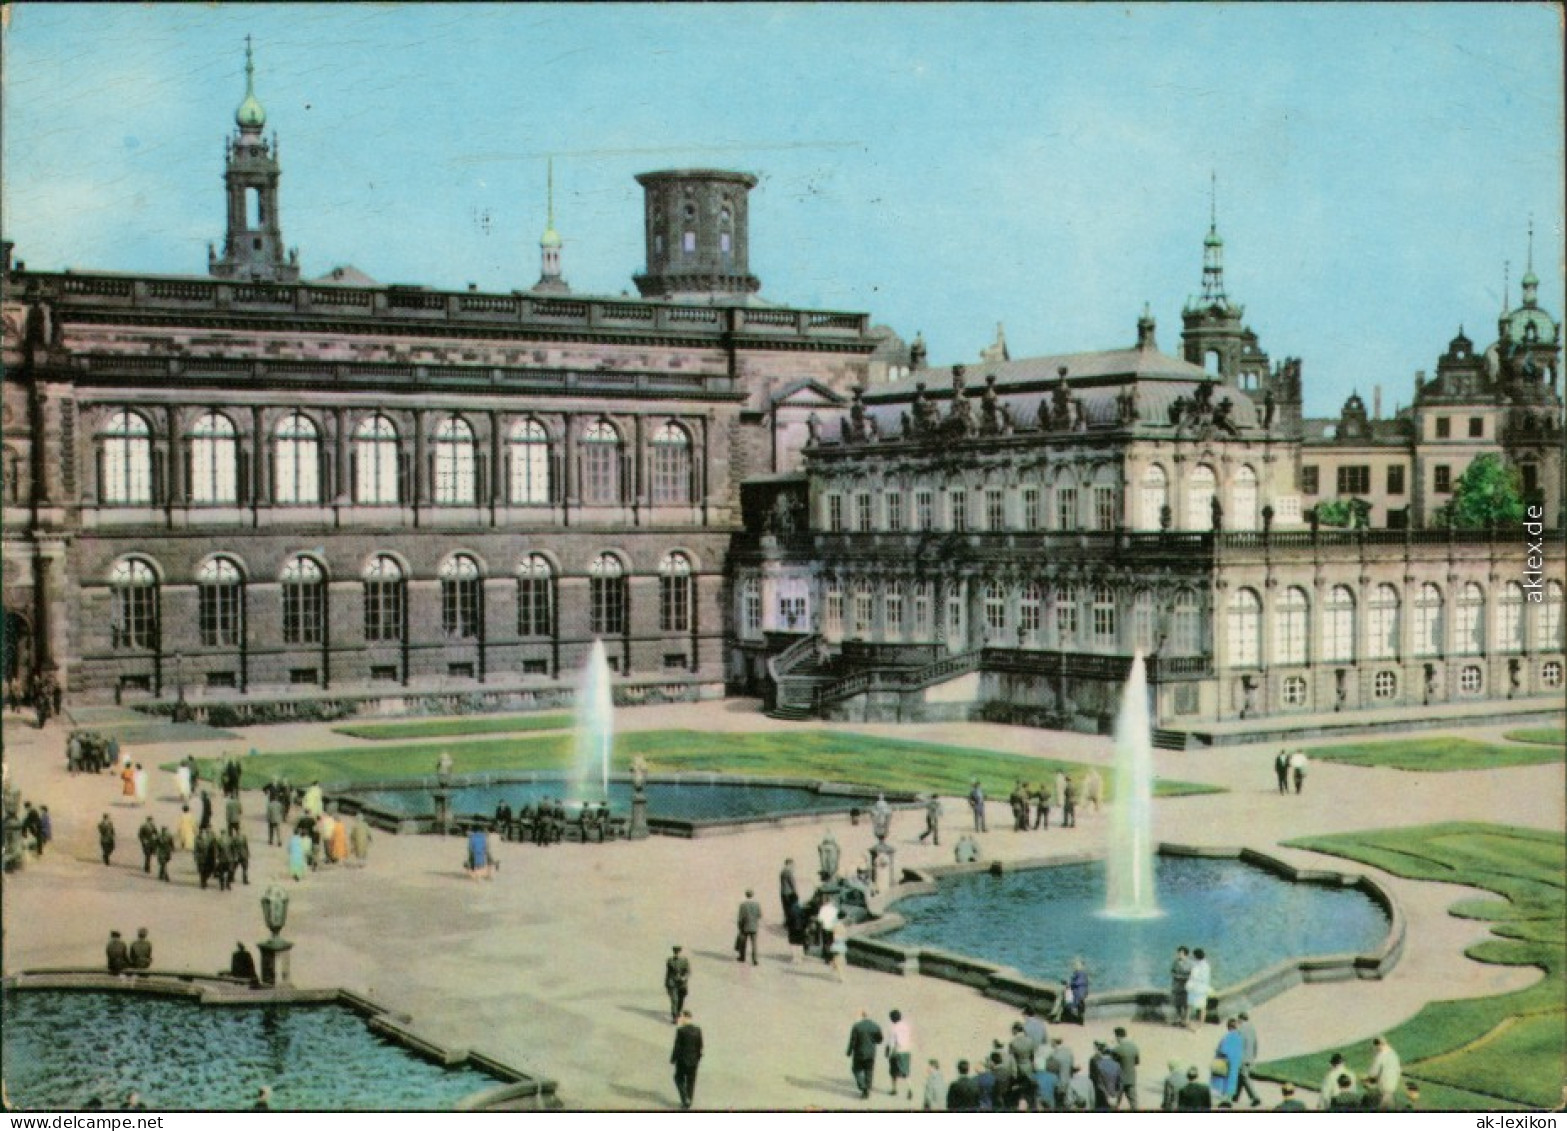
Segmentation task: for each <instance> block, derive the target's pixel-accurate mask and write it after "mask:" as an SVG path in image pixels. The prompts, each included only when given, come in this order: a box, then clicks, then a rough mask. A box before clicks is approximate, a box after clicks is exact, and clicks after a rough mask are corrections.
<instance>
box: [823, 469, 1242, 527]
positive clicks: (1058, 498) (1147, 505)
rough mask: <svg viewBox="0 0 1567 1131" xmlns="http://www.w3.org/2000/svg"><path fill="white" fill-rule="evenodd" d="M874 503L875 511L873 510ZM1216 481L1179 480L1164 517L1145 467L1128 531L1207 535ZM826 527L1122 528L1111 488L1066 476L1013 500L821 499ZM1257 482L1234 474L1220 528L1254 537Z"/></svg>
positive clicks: (947, 495)
mask: <svg viewBox="0 0 1567 1131" xmlns="http://www.w3.org/2000/svg"><path fill="white" fill-rule="evenodd" d="M878 497H879V501H880V505H879V506H878ZM1218 497H1219V496H1218V480H1217V478H1216V477H1215V475H1214V471H1213V468H1211V467H1210V466H1208V465H1207V464H1198V465H1197V466H1196V467H1194V468H1192V469H1191V471H1190V472H1189V473H1188V474H1187V476H1186V496H1185V507H1184V509H1183V511H1182V512H1181V513H1180V514H1176V513H1174V512H1172V511H1171V510H1170V507H1171V491H1170V482H1169V477H1168V475H1167V474H1166V473H1165V470H1164V468H1162V467H1160V466H1159V465H1158V464H1151V465H1149V467H1148V468H1147V469H1145V471H1144V472H1143V476H1142V479H1141V480H1140V482H1139V483H1138V486H1137V495H1136V504H1137V505H1136V511H1137V513H1136V515H1135V518H1134V523H1135V527H1136V528H1137V529H1141V530H1160V529H1164V528H1165V527H1166V526H1171V525H1173V526H1175V527H1176V528H1177V529H1182V530H1211V529H1213V527H1214V523H1215V520H1216V518H1218V517H1219V515H1218V514H1216V508H1215V506H1214V501H1215V499H1216V498H1218ZM825 498H826V510H825V526H826V529H827V530H828V531H830V532H832V533H843V532H845V531H848V530H851V529H852V530H854V531H857V532H860V533H868V532H870V531H873V530H886V531H891V532H898V531H902V530H915V531H920V532H924V531H931V530H938V529H939V530H950V531H957V532H962V531H967V530H979V531H1001V530H1047V529H1048V530H1067V531H1070V530H1083V529H1088V530H1100V531H1110V530H1115V529H1117V528H1118V527H1120V526H1122V525H1123V524H1124V519H1123V510H1124V508H1123V505H1122V492H1121V490H1120V488H1119V487H1118V486H1116V485H1115V484H1113V483H1092V482H1091V483H1087V484H1084V485H1081V486H1080V485H1079V484H1078V483H1077V482H1076V481H1075V480H1072V479H1071V478H1070V477H1069V475H1066V474H1063V475H1062V476H1058V477H1057V481H1056V483H1055V484H1054V485H1053V486H1051V487H1049V488H1041V487H1031V486H1025V487H1021V488H1018V489H1017V490H1016V491H1015V493H1014V492H1009V491H1007V490H1006V489H1003V488H999V487H989V488H985V489H983V490H981V491H977V492H974V491H970V490H969V489H968V488H959V487H955V488H948V489H945V490H941V491H937V490H934V489H917V490H914V491H912V492H910V493H908V494H905V493H904V492H903V491H901V490H888V491H881V492H871V491H856V492H853V493H851V494H849V495H848V496H847V501H846V496H845V495H844V494H842V493H840V492H829V493H827V495H826V496H825ZM1259 498H1260V496H1259V493H1258V481H1257V474H1256V472H1254V471H1253V470H1252V469H1251V468H1250V467H1249V466H1245V465H1243V466H1241V467H1239V468H1237V469H1236V471H1235V474H1234V475H1233V476H1232V478H1231V482H1230V489H1229V505H1228V508H1224V507H1222V506H1221V507H1219V508H1217V510H1218V511H1220V512H1222V521H1223V523H1224V525H1226V526H1227V527H1229V528H1231V529H1235V530H1255V529H1256V528H1257V525H1258V520H1259V514H1260V512H1259V510H1258V501H1259Z"/></svg>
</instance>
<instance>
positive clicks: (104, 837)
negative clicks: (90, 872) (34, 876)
mask: <svg viewBox="0 0 1567 1131" xmlns="http://www.w3.org/2000/svg"><path fill="white" fill-rule="evenodd" d="M98 850H99V851H100V852H102V853H103V864H104V867H106V868H107V867H108V866H109V857H111V856H113V855H114V822H113V821H111V820H109V814H107V813H105V814H104V815H103V820H101V821H99V822H98ZM39 854H40V855H42V854H43V847H42V845H40V846H39Z"/></svg>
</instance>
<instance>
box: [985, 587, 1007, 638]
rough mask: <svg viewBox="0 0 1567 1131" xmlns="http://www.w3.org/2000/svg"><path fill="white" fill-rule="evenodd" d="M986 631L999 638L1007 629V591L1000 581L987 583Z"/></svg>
mask: <svg viewBox="0 0 1567 1131" xmlns="http://www.w3.org/2000/svg"><path fill="white" fill-rule="evenodd" d="M984 602H985V630H986V631H987V632H988V633H989V634H990V635H991V636H992V637H995V636H999V635H1000V634H1001V633H1003V632H1005V631H1006V627H1007V590H1006V586H1004V585H1002V584H1001V582H999V581H988V582H986V583H985V595H984Z"/></svg>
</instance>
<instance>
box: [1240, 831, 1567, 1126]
mask: <svg viewBox="0 0 1567 1131" xmlns="http://www.w3.org/2000/svg"><path fill="white" fill-rule="evenodd" d="M1288 843H1289V844H1290V845H1291V846H1292V847H1295V848H1307V849H1311V850H1313V851H1316V852H1325V853H1328V854H1330V855H1333V856H1343V857H1347V858H1348V859H1351V860H1358V861H1360V862H1362V863H1365V864H1370V865H1373V866H1375V867H1378V868H1381V869H1383V870H1384V871H1388V872H1392V873H1393V874H1394V875H1399V876H1407V877H1410V878H1412V879H1417V880H1439V881H1442V882H1445V883H1457V884H1466V885H1469V886H1471V887H1478V888H1484V889H1485V890H1487V891H1491V892H1495V893H1496V894H1497V895H1499V896H1501V897H1502V898H1501V899H1500V900H1496V899H1490V898H1471V899H1464V900H1460V901H1459V902H1458V903H1456V904H1454V905H1453V906H1452V907H1451V908H1450V909H1449V910H1450V912H1451V913H1452V914H1453V915H1456V916H1459V917H1460V918H1465V919H1482V920H1487V921H1490V922H1492V923H1493V924H1494V925H1493V926H1492V928H1491V937H1490V938H1488V939H1485V940H1484V941H1482V942H1480V943H1478V944H1476V945H1475V946H1473V947H1471V948H1470V949H1469V950H1468V951H1467V952H1466V953H1467V954H1468V955H1469V957H1470V958H1473V959H1475V960H1476V961H1479V962H1486V963H1492V964H1495V965H1499V966H1536V967H1538V968H1539V969H1541V970H1543V971H1544V972H1545V977H1544V978H1543V979H1541V980H1540V981H1539V982H1537V983H1536V984H1534V985H1532V986H1530V987H1528V988H1527V989H1523V990H1518V991H1516V992H1514V993H1509V994H1499V995H1497V996H1495V997H1485V998H1472V999H1468V1000H1463V1001H1434V1002H1431V1003H1429V1004H1427V1005H1426V1006H1425V1007H1424V1008H1423V1009H1421V1010H1420V1012H1419V1013H1417V1014H1415V1016H1414V1017H1412V1018H1410V1019H1409V1020H1408V1021H1406V1022H1404V1023H1403V1024H1402V1025H1400V1026H1398V1027H1397V1028H1395V1029H1392V1030H1390V1031H1389V1032H1388V1033H1387V1038H1388V1041H1389V1042H1390V1043H1391V1044H1392V1046H1393V1048H1395V1049H1396V1050H1398V1053H1399V1056H1400V1057H1401V1058H1402V1059H1403V1062H1404V1073H1405V1075H1406V1076H1407V1077H1409V1078H1410V1079H1413V1080H1416V1081H1418V1082H1419V1083H1420V1085H1421V1093H1422V1096H1421V1102H1420V1106H1421V1107H1422V1108H1451V1109H1462V1110H1486V1109H1487V1108H1495V1107H1501V1106H1508V1105H1514V1104H1516V1105H1519V1106H1522V1107H1529V1108H1549V1107H1553V1106H1554V1105H1556V1104H1557V1103H1559V1102H1560V1100H1561V1095H1560V1088H1561V1077H1562V1066H1563V1064H1564V1063H1567V1004H1564V997H1563V991H1564V989H1567V982H1564V978H1563V971H1564V969H1567V923H1564V914H1567V899H1564V893H1563V888H1564V871H1563V861H1564V852H1567V838H1564V837H1563V835H1562V834H1561V833H1554V832H1540V831H1537V830H1533V829H1520V828H1513V827H1510V826H1502V825H1486V824H1470V823H1453V824H1441V825H1424V826H1419V827H1415V828H1408V829H1395V830H1385V831H1381V832H1367V833H1348V834H1344V835H1341V836H1324V837H1307V838H1305V839H1302V840H1296V841H1290V842H1288ZM1372 1036H1373V1034H1371V1033H1367V1034H1366V1039H1365V1040H1364V1041H1361V1042H1359V1043H1357V1044H1355V1045H1352V1046H1348V1047H1344V1048H1338V1049H1323V1050H1322V1051H1321V1052H1319V1053H1315V1054H1313V1055H1311V1056H1302V1057H1292V1058H1290V1059H1287V1060H1276V1061H1271V1062H1269V1063H1267V1064H1264V1065H1261V1066H1259V1068H1258V1073H1257V1074H1258V1075H1259V1076H1266V1077H1267V1078H1268V1079H1271V1080H1293V1081H1294V1082H1295V1083H1297V1084H1302V1085H1308V1086H1310V1087H1312V1088H1315V1087H1316V1086H1317V1085H1318V1083H1320V1081H1321V1079H1322V1076H1323V1073H1324V1072H1325V1071H1326V1069H1327V1064H1328V1058H1329V1057H1330V1056H1331V1055H1332V1054H1333V1053H1334V1052H1342V1053H1343V1054H1344V1056H1345V1059H1346V1060H1347V1061H1348V1063H1349V1065H1350V1067H1351V1068H1353V1069H1355V1070H1356V1071H1357V1072H1363V1071H1364V1069H1365V1066H1366V1065H1367V1064H1368V1063H1369V1061H1370V1055H1371V1050H1370V1038H1371V1037H1372Z"/></svg>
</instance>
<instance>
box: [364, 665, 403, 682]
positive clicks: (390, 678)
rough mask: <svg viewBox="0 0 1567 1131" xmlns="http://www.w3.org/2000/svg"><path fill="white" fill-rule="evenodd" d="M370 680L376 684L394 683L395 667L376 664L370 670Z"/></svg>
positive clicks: (395, 680) (395, 677) (395, 676)
mask: <svg viewBox="0 0 1567 1131" xmlns="http://www.w3.org/2000/svg"><path fill="white" fill-rule="evenodd" d="M370 678H371V679H373V680H375V681H376V682H377V683H396V682H397V665H396V664H376V665H374V666H372V667H371V669H370Z"/></svg>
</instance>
